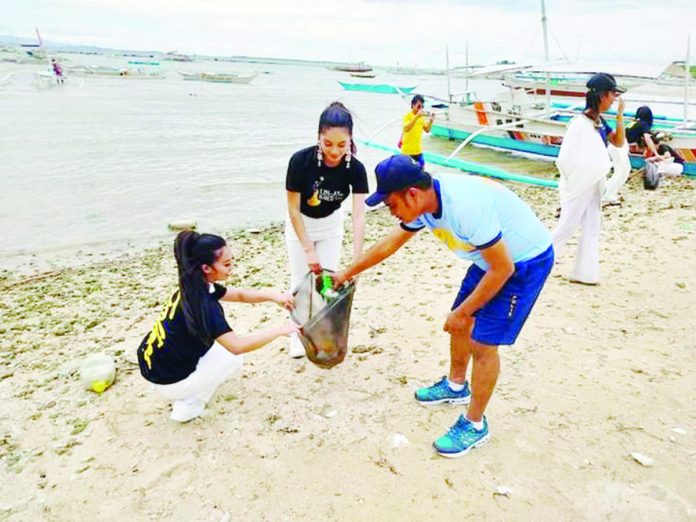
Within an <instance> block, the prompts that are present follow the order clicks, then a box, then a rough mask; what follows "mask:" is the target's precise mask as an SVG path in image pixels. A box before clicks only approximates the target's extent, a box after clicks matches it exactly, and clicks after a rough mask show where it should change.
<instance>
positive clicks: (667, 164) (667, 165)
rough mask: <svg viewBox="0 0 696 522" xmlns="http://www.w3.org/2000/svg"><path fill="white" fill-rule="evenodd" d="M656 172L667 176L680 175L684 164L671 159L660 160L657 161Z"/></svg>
mask: <svg viewBox="0 0 696 522" xmlns="http://www.w3.org/2000/svg"><path fill="white" fill-rule="evenodd" d="M657 172H658V174H660V175H662V176H665V177H669V176H681V175H682V173H683V172H684V165H682V164H681V163H677V162H676V161H674V160H673V159H671V158H670V159H668V160H662V161H659V162H658V163H657Z"/></svg>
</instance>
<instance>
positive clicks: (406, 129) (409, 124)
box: [403, 111, 423, 132]
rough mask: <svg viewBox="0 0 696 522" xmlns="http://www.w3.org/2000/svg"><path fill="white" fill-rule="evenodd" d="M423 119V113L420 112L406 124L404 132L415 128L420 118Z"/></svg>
mask: <svg viewBox="0 0 696 522" xmlns="http://www.w3.org/2000/svg"><path fill="white" fill-rule="evenodd" d="M422 117H423V112H422V111H418V113H417V114H416V115H415V116H414V117H413V118H411V119H410V120H409V122H408V123H404V126H403V130H404V132H408V131H410V130H411V129H412V128H413V126H414V125H415V124H416V122H417V121H418V118H422Z"/></svg>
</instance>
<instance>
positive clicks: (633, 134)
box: [626, 120, 650, 147]
mask: <svg viewBox="0 0 696 522" xmlns="http://www.w3.org/2000/svg"><path fill="white" fill-rule="evenodd" d="M643 134H650V125H648V124H647V123H645V122H644V121H640V120H638V121H634V122H633V123H631V124H630V125H629V126H628V127H627V128H626V141H627V142H628V143H636V144H638V145H639V146H641V147H645V138H644V137H643Z"/></svg>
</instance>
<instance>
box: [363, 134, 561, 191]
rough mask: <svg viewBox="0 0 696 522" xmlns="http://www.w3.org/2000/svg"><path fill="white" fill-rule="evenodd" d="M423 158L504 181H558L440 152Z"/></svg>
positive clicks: (553, 185) (375, 145)
mask: <svg viewBox="0 0 696 522" xmlns="http://www.w3.org/2000/svg"><path fill="white" fill-rule="evenodd" d="M358 141H359V142H360V143H362V144H363V145H367V146H368V147H372V148H374V149H379V150H384V151H387V152H391V153H392V154H399V150H398V149H396V148H394V147H389V146H386V145H381V144H379V143H374V142H370V141H364V140H358ZM423 158H424V159H425V161H426V162H428V163H432V164H434V165H440V166H443V167H450V168H453V169H459V170H462V171H464V172H468V173H470V174H478V175H479V176H486V177H489V178H496V179H502V180H505V181H516V182H518V183H525V184H527V185H536V186H537V187H548V188H557V187H558V182H557V181H555V180H552V179H543V178H535V177H533V176H524V175H522V174H513V173H512V172H506V171H504V170H502V169H498V168H495V167H489V166H488V165H482V164H480V163H474V162H473V161H466V160H460V159H452V160H448V159H447V158H445V157H444V156H442V155H440V154H435V153H432V152H424V153H423Z"/></svg>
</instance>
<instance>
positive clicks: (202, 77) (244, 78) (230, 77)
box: [179, 71, 258, 83]
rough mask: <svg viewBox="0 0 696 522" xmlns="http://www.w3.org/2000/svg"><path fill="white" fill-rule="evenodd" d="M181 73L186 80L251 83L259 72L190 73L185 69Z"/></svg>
mask: <svg viewBox="0 0 696 522" xmlns="http://www.w3.org/2000/svg"><path fill="white" fill-rule="evenodd" d="M179 74H180V75H181V77H182V78H183V79H184V80H189V81H198V82H213V83H250V82H251V81H252V80H253V79H254V78H256V77H257V76H258V75H257V74H248V75H242V74H238V73H212V72H200V73H189V72H183V71H179Z"/></svg>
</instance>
